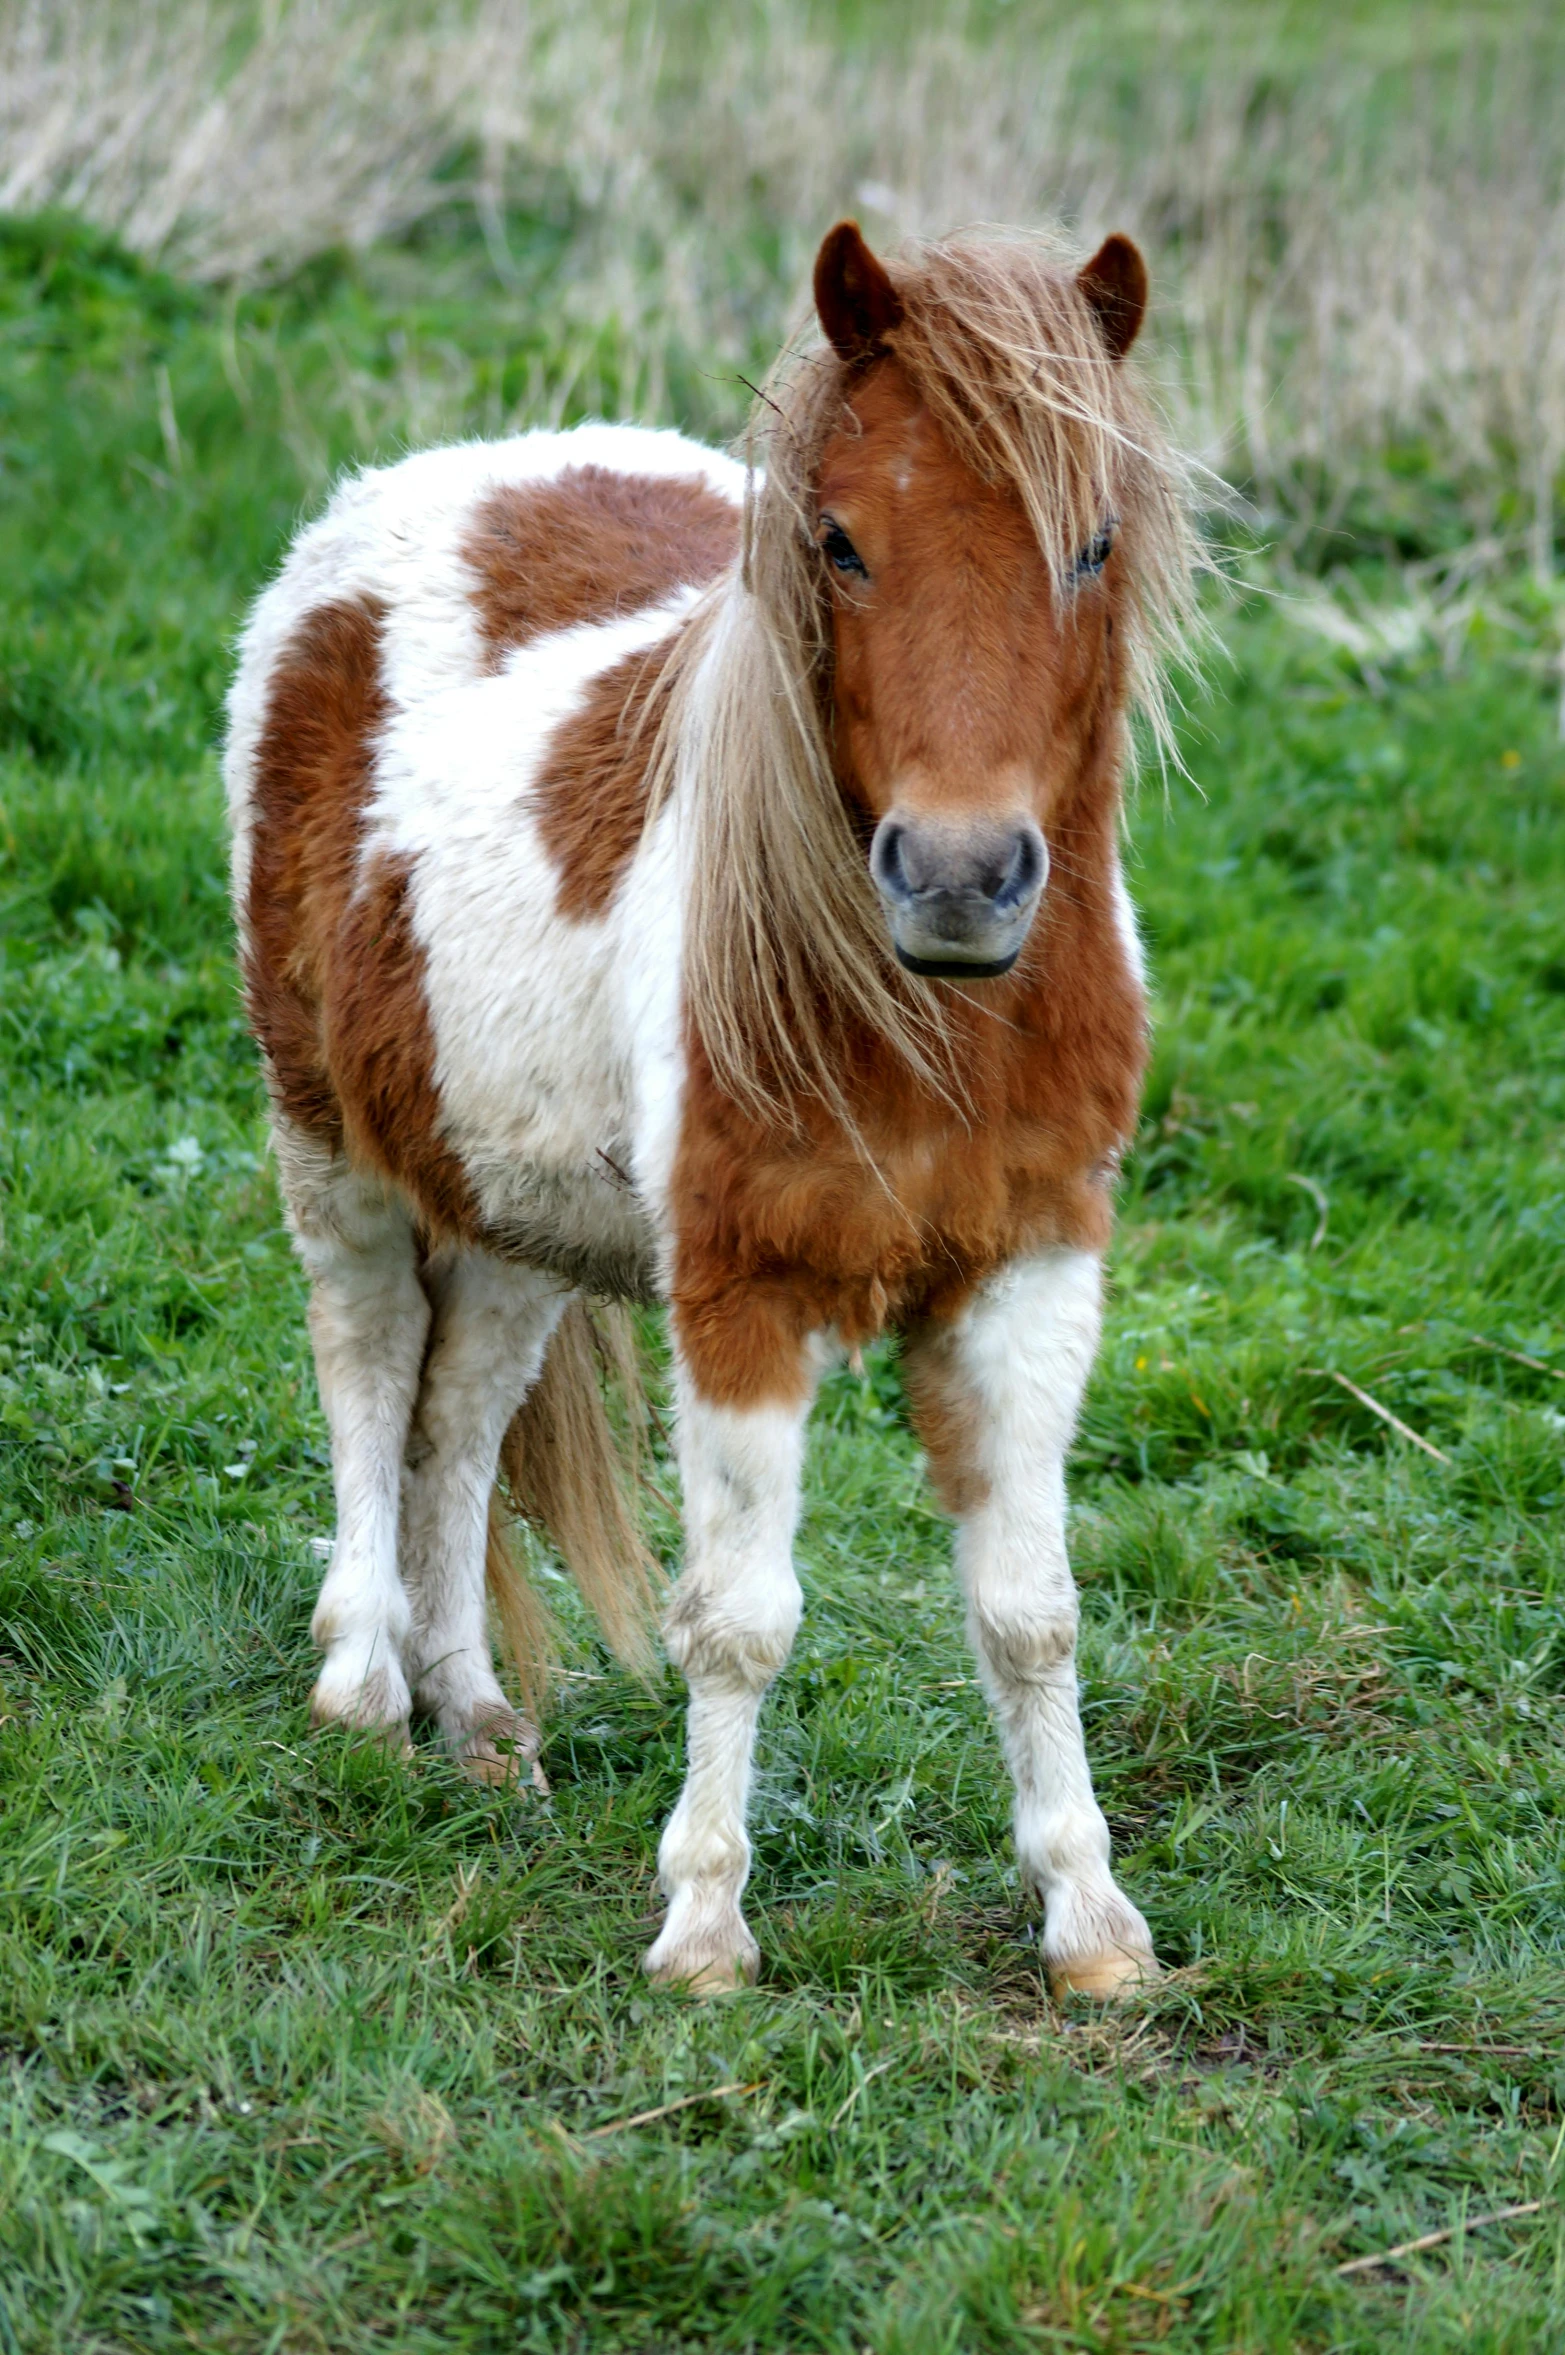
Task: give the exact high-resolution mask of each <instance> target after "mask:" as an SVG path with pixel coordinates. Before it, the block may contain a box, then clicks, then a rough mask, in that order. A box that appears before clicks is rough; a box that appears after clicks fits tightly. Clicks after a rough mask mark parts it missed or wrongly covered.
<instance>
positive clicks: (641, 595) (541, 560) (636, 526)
mask: <svg viewBox="0 0 1565 2355" xmlns="http://www.w3.org/2000/svg"><path fill="white" fill-rule="evenodd" d="M738 552H739V512H738V509H737V508H736V507H735V506H734V504H733V502H732V501H731V500H729V499H725V498H724V497H723V496H722V495H721V493H720V492H717V491H714V490H713V489H711V487H710V486H709V485H708V484H707V483H706V482H704V481H702V480H701V479H700V478H699V477H697V476H693V475H653V474H619V473H616V472H615V471H614V469H613V468H611V467H607V466H568V467H566V468H565V470H564V472H563V473H561V474H558V475H556V476H555V477H554V478H553V479H552V480H551V481H548V482H537V483H508V484H506V485H504V486H503V487H502V488H500V489H498V490H496V491H494V492H492V493H491V495H490V496H489V497H488V498H487V499H486V500H485V501H484V503H483V505H482V506H481V507H480V508H479V510H478V513H477V515H476V517H475V518H474V522H473V527H472V529H471V531H470V532H469V533H468V536H467V539H466V540H465V542H464V543H463V548H462V553H463V556H464V557H465V558H466V560H467V562H468V564H469V565H470V566H471V567H472V570H473V572H474V574H475V575H476V578H477V586H476V590H475V602H476V604H477V607H478V618H479V628H480V630H481V631H482V634H483V641H484V648H485V651H486V653H487V655H488V658H489V665H490V668H491V669H493V670H498V669H499V667H500V665H501V663H502V662H503V661H504V659H505V657H506V655H507V654H508V653H509V652H510V651H511V649H512V648H513V647H516V646H525V645H526V644H527V643H528V641H529V640H530V639H533V638H541V637H545V636H547V635H548V633H549V632H550V631H552V630H568V629H571V628H574V627H575V626H576V625H577V624H578V623H580V622H605V621H614V620H615V619H617V618H618V616H619V615H621V614H627V613H638V612H640V611H641V609H642V608H643V607H644V606H647V605H656V604H658V603H660V602H661V600H662V599H663V598H665V597H667V596H670V595H671V594H672V593H673V591H674V590H675V589H679V588H686V587H690V586H692V585H696V586H700V587H704V586H705V585H706V583H707V582H708V581H712V580H715V579H716V578H717V575H718V574H719V573H720V572H721V571H722V570H723V568H724V566H725V565H728V564H731V563H732V562H733V560H734V558H735V557H736V556H737V554H738Z"/></svg>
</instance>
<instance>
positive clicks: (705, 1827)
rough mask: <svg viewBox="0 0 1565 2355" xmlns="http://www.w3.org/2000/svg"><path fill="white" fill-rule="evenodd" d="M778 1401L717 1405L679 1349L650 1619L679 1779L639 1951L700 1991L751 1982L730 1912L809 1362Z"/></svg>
mask: <svg viewBox="0 0 1565 2355" xmlns="http://www.w3.org/2000/svg"><path fill="white" fill-rule="evenodd" d="M788 1372H789V1373H792V1374H794V1375H795V1376H796V1379H794V1380H792V1381H784V1382H781V1383H779V1385H778V1386H779V1387H782V1388H784V1391H785V1395H784V1397H783V1398H782V1399H781V1400H780V1401H776V1402H772V1403H765V1404H759V1405H743V1406H733V1405H721V1404H718V1403H717V1402H716V1401H715V1400H714V1399H713V1398H711V1397H710V1396H709V1395H707V1394H706V1393H705V1392H704V1391H703V1389H702V1387H701V1386H700V1385H699V1384H698V1383H697V1381H696V1379H695V1378H694V1376H693V1375H692V1373H691V1372H690V1370H689V1366H688V1364H687V1362H686V1361H685V1359H684V1357H683V1354H681V1358H680V1362H679V1368H678V1405H679V1463H680V1472H681V1475H682V1478H683V1481H684V1491H685V1569H684V1574H683V1576H682V1577H681V1578H680V1580H679V1583H678V1585H677V1586H676V1588H675V1589H674V1594H673V1598H672V1600H671V1602H670V1604H669V1608H668V1612H667V1615H666V1617H665V1619H664V1623H663V1633H664V1639H665V1641H666V1642H667V1645H668V1652H669V1657H670V1659H671V1660H672V1661H673V1662H674V1664H675V1666H676V1667H678V1668H680V1669H682V1670H683V1671H684V1675H685V1679H686V1681H687V1683H688V1685H689V1687H690V1714H689V1733H688V1744H689V1746H688V1752H687V1759H686V1770H685V1787H684V1790H683V1791H682V1792H681V1794H680V1799H679V1804H678V1806H677V1807H676V1808H675V1810H674V1812H673V1814H672V1816H670V1818H669V1821H668V1826H667V1828H666V1830H665V1831H664V1834H663V1838H662V1842H661V1845H660V1846H659V1849H658V1880H659V1883H660V1885H661V1887H662V1890H663V1894H664V1896H665V1897H666V1898H667V1899H668V1915H667V1918H666V1920H665V1921H664V1924H663V1928H662V1931H661V1932H660V1934H659V1936H658V1939H657V1942H656V1944H655V1945H654V1946H653V1947H652V1949H651V1951H650V1952H649V1954H648V1955H647V1958H646V1969H647V1971H648V1973H649V1975H650V1976H651V1977H652V1978H654V1979H660V1980H663V1981H664V1982H666V1983H668V1984H670V1985H682V1986H686V1987H688V1988H689V1989H690V1990H691V1991H692V1992H693V1993H696V1994H702V1995H710V1994H717V1993H720V1992H722V1991H724V1990H726V1989H728V1988H731V1987H736V1986H738V1985H740V1984H741V1983H742V1982H744V1981H746V1980H749V1979H753V1978H754V1976H755V1973H756V1967H757V1964H758V1963H759V1960H760V1955H759V1952H758V1950H757V1947H756V1943H755V1940H754V1939H753V1938H752V1937H751V1935H750V1932H749V1929H748V1927H747V1926H746V1923H745V1919H744V1915H743V1914H742V1913H741V1911H740V1908H739V1899H740V1895H741V1893H742V1891H743V1889H744V1885H745V1880H746V1878H747V1876H748V1874H749V1870H750V1841H749V1837H748V1835H747V1833H746V1831H745V1813H746V1809H747V1806H748V1802H749V1796H750V1766H751V1759H752V1757H753V1754H754V1749H755V1729H756V1723H757V1720H758V1719H759V1717H760V1713H761V1702H762V1699H763V1697H764V1695H765V1692H766V1688H767V1686H768V1685H769V1684H770V1683H771V1681H772V1679H773V1677H774V1676H776V1674H777V1672H778V1670H779V1669H780V1668H781V1667H782V1664H783V1662H784V1661H785V1660H786V1659H787V1657H788V1654H789V1652H790V1650H791V1649H792V1647H793V1639H794V1635H795V1632H796V1630H797V1628H798V1624H799V1610H800V1605H801V1602H802V1597H801V1595H800V1591H799V1581H798V1579H797V1578H796V1577H795V1575H794V1568H793V1535H794V1529H795V1526H796V1524H797V1522H798V1517H799V1478H800V1472H801V1469H802V1466H803V1460H804V1427H805V1422H806V1419H807V1417H808V1414H809V1409H810V1392H811V1390H812V1389H813V1369H812V1368H810V1367H809V1366H807V1365H806V1364H804V1363H803V1362H802V1361H796V1362H795V1364H794V1365H793V1366H791V1367H790V1368H789V1369H788Z"/></svg>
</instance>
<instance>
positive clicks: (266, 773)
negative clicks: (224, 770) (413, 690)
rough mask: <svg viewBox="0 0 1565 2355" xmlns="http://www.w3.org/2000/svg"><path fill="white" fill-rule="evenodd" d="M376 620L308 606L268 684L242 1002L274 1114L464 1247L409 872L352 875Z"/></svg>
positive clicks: (376, 720) (366, 788) (397, 867)
mask: <svg viewBox="0 0 1565 2355" xmlns="http://www.w3.org/2000/svg"><path fill="white" fill-rule="evenodd" d="M383 621H384V609H383V608H382V607H381V606H379V605H378V604H376V603H375V602H373V601H370V600H366V601H364V602H362V603H351V602H346V601H344V602H341V603H335V604H330V605H323V606H318V607H317V608H316V610H315V611H314V612H313V613H310V614H308V615H307V616H306V617H305V619H304V620H303V621H302V622H301V623H300V624H299V627H298V628H297V629H296V630H295V632H294V634H293V637H292V639H291V640H290V641H289V644H288V646H287V648H286V649H285V651H284V653H283V655H282V657H281V659H280V660H279V662H278V664H277V666H276V669H275V670H274V672H273V674H272V678H271V684H270V687H269V690H268V693H267V699H266V714H265V719H264V722H263V725H262V731H261V741H260V746H259V749H258V753H257V758H256V768H255V782H254V789H253V806H254V834H253V843H252V850H251V864H250V880H249V895H248V901H247V907H246V914H247V917H248V920H249V934H250V938H249V944H248V947H247V950H246V954H245V1004H246V1008H247V1011H248V1013H249V1017H250V1023H251V1027H252V1028H253V1030H254V1031H255V1034H256V1037H257V1038H258V1039H259V1040H260V1042H261V1045H262V1047H263V1049H264V1050H265V1053H266V1057H267V1061H268V1063H269V1065H270V1070H271V1079H272V1085H273V1089H274V1091H275V1094H276V1096H277V1099H278V1101H279V1103H280V1105H281V1107H282V1109H283V1110H284V1111H285V1112H286V1113H287V1114H288V1116H289V1118H290V1119H292V1120H293V1121H295V1122H296V1123H297V1124H298V1125H299V1126H300V1127H301V1128H303V1129H305V1130H306V1131H307V1132H308V1133H309V1134H310V1135H312V1136H315V1137H318V1138H319V1139H320V1140H321V1142H322V1143H324V1144H326V1145H328V1146H330V1147H331V1148H332V1149H333V1150H340V1149H342V1147H343V1146H344V1144H350V1145H351V1146H352V1148H353V1151H354V1154H355V1157H356V1158H358V1159H361V1160H365V1161H368V1162H369V1163H370V1164H372V1165H373V1166H374V1167H375V1168H377V1169H379V1170H381V1171H382V1172H384V1174H385V1175H387V1176H388V1177H391V1178H393V1179H395V1180H396V1181H397V1182H398V1184H400V1185H401V1186H403V1187H404V1188H405V1189H406V1191H407V1192H408V1193H409V1194H410V1195H411V1196H412V1198H413V1200H414V1201H415V1202H416V1203H417V1205H418V1207H419V1209H420V1211H421V1212H422V1213H423V1215H424V1217H425V1219H426V1221H427V1222H428V1224H429V1225H430V1226H431V1228H433V1229H435V1230H437V1231H454V1232H457V1233H464V1234H465V1233H471V1232H472V1230H473V1228H474V1226H475V1224H476V1216H475V1212H474V1207H473V1203H472V1199H471V1195H470V1193H469V1190H468V1185H467V1178H466V1173H465V1172H464V1170H463V1167H462V1164H461V1162H460V1160H459V1159H458V1158H457V1156H456V1155H455V1154H454V1153H453V1152H452V1151H451V1149H450V1147H449V1146H448V1145H447V1144H446V1143H445V1142H444V1140H443V1139H442V1137H441V1135H440V1100H439V1093H438V1090H437V1088H436V1086H435V1078H434V1068H435V1042H434V1036H433V1032H432V1029H431V1026H430V1020H429V1007H428V1003H427V1000H426V997H425V994H424V961H423V952H422V951H421V949H420V948H419V945H418V942H417V941H416V939H415V938H414V935H413V929H412V912H411V908H410V905H409V894H408V887H409V868H408V865H407V862H406V861H403V860H397V859H391V858H383V859H380V860H377V861H376V862H375V863H374V865H373V866H372V867H371V869H370V870H369V872H368V873H367V874H361V871H360V862H359V848H360V837H361V832H362V827H363V819H364V812H365V809H366V807H367V806H368V803H369V799H370V795H371V793H372V790H373V785H374V757H375V744H376V739H377V737H378V736H379V734H380V732H381V730H382V728H383V727H384V726H385V724H386V721H387V719H388V718H389V716H390V711H391V706H390V702H389V700H388V698H387V695H386V692H385V687H384V684H383V681H382V674H381V632H382V626H383Z"/></svg>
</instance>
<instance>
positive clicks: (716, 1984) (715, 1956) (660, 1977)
mask: <svg viewBox="0 0 1565 2355" xmlns="http://www.w3.org/2000/svg"><path fill="white" fill-rule="evenodd" d="M675 1911H677V1908H671V1909H670V1914H669V1920H668V1922H667V1923H666V1924H665V1925H664V1929H663V1933H662V1935H661V1937H659V1938H658V1940H657V1941H656V1943H655V1944H654V1945H653V1946H652V1947H651V1948H650V1949H649V1951H648V1953H647V1956H646V1959H645V1960H644V1962H643V1963H642V1966H641V1967H642V1969H643V1970H644V1971H645V1972H646V1974H647V1977H648V1978H649V1979H652V1980H654V1981H655V1982H656V1983H657V1985H658V1986H660V1987H679V1988H682V1989H683V1990H684V1992H685V1993H686V1994H687V1995H699V1996H707V1995H732V1994H733V1993H734V1992H735V1990H736V1989H737V1988H740V1987H749V1986H751V1985H752V1984H753V1983H754V1980H755V1976H756V1973H757V1972H758V1971H759V1969H760V1967H761V1950H760V1948H759V1947H758V1946H757V1945H756V1943H755V1940H754V1939H753V1938H752V1937H751V1935H750V1932H749V1930H748V1929H747V1928H746V1926H745V1920H744V1916H743V1915H742V1914H741V1913H740V1912H739V1911H738V1910H737V1908H736V1909H735V1910H734V1911H733V1912H731V1913H728V1914H726V1915H724V1916H722V1917H721V1918H719V1919H718V1920H716V1921H713V1922H711V1923H708V1924H703V1925H702V1926H701V1927H700V1928H699V1929H697V1928H695V1927H694V1926H693V1925H692V1926H687V1927H685V1928H683V1929H682V1930H681V1931H680V1932H679V1933H678V1934H677V1935H675V1934H672V1933H673V1932H674V1930H675V1923H674V1914H675Z"/></svg>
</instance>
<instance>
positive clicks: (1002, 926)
mask: <svg viewBox="0 0 1565 2355" xmlns="http://www.w3.org/2000/svg"><path fill="white" fill-rule="evenodd" d="M869 871H870V875H871V877H872V879H873V881H874V885H875V889H876V890H877V891H878V892H879V894H880V900H881V905H882V907H883V908H884V909H885V911H886V921H887V923H888V924H889V925H890V927H891V945H892V947H893V948H894V949H895V950H896V953H897V957H898V959H899V961H900V962H901V963H902V964H904V965H905V966H906V967H907V969H908V971H909V972H910V973H923V974H927V975H929V976H930V977H931V978H933V979H936V980H942V981H990V980H994V979H995V978H997V977H998V975H1000V974H1002V973H1009V971H1010V970H1011V967H1012V966H1013V965H1014V964H1015V962H1016V960H1017V958H1018V957H1019V956H1020V955H1021V952H1022V943H1023V942H1024V941H1025V940H1026V938H1027V934H1028V931H1029V928H1030V927H1031V924H1032V920H1033V917H1034V916H1035V915H1036V914H1037V912H1038V902H1039V900H1040V899H1041V898H1042V896H1043V887H1044V885H1045V884H1046V883H1047V881H1048V879H1049V846H1048V844H1047V843H1046V842H1045V841H1044V839H1043V836H1042V834H1041V833H1040V832H1039V830H1038V828H1037V826H1036V825H1035V824H1034V823H1033V821H1032V819H1031V818H1022V819H1018V820H1013V821H1012V822H1010V823H1008V824H1005V825H991V824H974V823H972V822H971V821H969V822H968V823H966V824H962V825H953V824H950V823H942V822H940V821H937V820H935V819H930V818H914V817H907V816H903V815H901V814H899V813H898V812H897V811H895V810H893V811H891V812H890V814H889V815H888V816H886V817H884V818H882V819H881V821H880V824H879V825H878V826H877V827H876V828H875V838H874V840H873V842H872V843H871V844H870V853H869Z"/></svg>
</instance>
